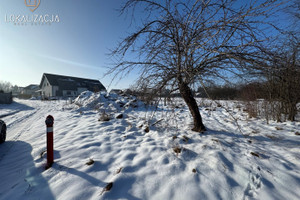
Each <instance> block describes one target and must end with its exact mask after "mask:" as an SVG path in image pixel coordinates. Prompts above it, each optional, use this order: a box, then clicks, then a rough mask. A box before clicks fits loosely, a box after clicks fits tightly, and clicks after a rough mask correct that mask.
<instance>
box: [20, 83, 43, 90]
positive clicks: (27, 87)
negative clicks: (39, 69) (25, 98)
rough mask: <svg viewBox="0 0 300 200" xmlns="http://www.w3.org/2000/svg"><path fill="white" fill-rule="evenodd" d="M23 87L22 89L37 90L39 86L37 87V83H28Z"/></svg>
mask: <svg viewBox="0 0 300 200" xmlns="http://www.w3.org/2000/svg"><path fill="white" fill-rule="evenodd" d="M23 89H24V90H38V89H40V88H39V85H37V84H30V85H28V86H26V87H24V88H23Z"/></svg>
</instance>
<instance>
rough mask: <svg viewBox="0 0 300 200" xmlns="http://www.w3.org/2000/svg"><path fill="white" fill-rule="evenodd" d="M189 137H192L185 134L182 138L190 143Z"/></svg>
mask: <svg viewBox="0 0 300 200" xmlns="http://www.w3.org/2000/svg"><path fill="white" fill-rule="evenodd" d="M189 139H190V138H188V137H187V136H186V135H184V136H183V137H182V140H183V141H184V142H185V143H188V142H189Z"/></svg>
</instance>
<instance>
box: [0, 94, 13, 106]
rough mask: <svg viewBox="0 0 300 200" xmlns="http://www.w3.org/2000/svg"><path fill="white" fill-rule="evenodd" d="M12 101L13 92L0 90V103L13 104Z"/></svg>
mask: <svg viewBox="0 0 300 200" xmlns="http://www.w3.org/2000/svg"><path fill="white" fill-rule="evenodd" d="M11 103H12V93H11V92H9V93H4V92H2V91H1V92H0V104H11Z"/></svg>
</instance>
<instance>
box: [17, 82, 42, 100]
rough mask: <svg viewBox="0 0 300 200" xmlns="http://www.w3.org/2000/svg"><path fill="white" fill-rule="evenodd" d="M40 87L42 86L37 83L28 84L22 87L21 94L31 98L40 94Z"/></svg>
mask: <svg viewBox="0 0 300 200" xmlns="http://www.w3.org/2000/svg"><path fill="white" fill-rule="evenodd" d="M39 89H40V86H39V85H37V84H31V85H28V86H26V87H24V88H23V89H22V91H21V95H26V96H28V97H29V98H30V97H33V96H37V95H38V93H37V91H38V90H39Z"/></svg>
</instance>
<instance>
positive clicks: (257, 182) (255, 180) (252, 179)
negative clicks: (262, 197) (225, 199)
mask: <svg viewBox="0 0 300 200" xmlns="http://www.w3.org/2000/svg"><path fill="white" fill-rule="evenodd" d="M259 169H260V168H259ZM261 187H262V181H261V175H260V174H259V173H256V172H252V171H250V172H249V183H248V185H247V187H246V189H245V191H244V198H243V199H244V200H247V199H249V197H250V199H251V198H255V197H256V195H257V192H258V191H259V189H260V188H261Z"/></svg>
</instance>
